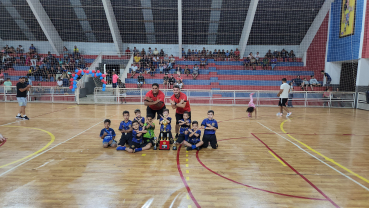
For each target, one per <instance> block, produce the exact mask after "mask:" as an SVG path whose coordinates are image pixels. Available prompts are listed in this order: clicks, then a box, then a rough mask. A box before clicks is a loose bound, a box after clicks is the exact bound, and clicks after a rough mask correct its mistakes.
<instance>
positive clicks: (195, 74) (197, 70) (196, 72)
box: [192, 64, 199, 80]
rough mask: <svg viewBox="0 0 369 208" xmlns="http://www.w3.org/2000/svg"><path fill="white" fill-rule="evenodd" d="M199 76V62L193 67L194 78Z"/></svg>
mask: <svg viewBox="0 0 369 208" xmlns="http://www.w3.org/2000/svg"><path fill="white" fill-rule="evenodd" d="M197 76H199V67H197V64H195V66H194V67H193V69H192V78H193V79H194V80H196V78H197Z"/></svg>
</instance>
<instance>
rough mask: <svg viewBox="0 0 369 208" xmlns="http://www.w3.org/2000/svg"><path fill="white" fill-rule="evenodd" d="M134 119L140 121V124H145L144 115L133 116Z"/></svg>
mask: <svg viewBox="0 0 369 208" xmlns="http://www.w3.org/2000/svg"><path fill="white" fill-rule="evenodd" d="M135 120H137V121H141V123H142V125H144V124H145V118H144V117H141V118H137V117H136V118H135ZM142 125H141V124H140V126H142Z"/></svg>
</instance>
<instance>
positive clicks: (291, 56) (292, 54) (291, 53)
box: [288, 50, 296, 62]
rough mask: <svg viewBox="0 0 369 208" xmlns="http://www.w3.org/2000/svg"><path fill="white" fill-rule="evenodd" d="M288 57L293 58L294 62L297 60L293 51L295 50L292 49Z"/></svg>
mask: <svg viewBox="0 0 369 208" xmlns="http://www.w3.org/2000/svg"><path fill="white" fill-rule="evenodd" d="M288 57H289V58H291V59H292V61H293V62H296V55H295V54H294V53H293V50H291V51H290V53H289V54H288Z"/></svg>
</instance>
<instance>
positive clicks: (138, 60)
mask: <svg viewBox="0 0 369 208" xmlns="http://www.w3.org/2000/svg"><path fill="white" fill-rule="evenodd" d="M133 60H134V62H135V63H139V62H140V60H141V57H140V56H139V55H138V53H136V54H135V57H133Z"/></svg>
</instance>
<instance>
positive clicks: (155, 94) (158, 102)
mask: <svg viewBox="0 0 369 208" xmlns="http://www.w3.org/2000/svg"><path fill="white" fill-rule="evenodd" d="M164 99H165V95H164V93H163V92H162V91H160V90H159V85H158V84H157V83H154V84H152V90H150V91H148V92H147V93H146V96H145V100H144V104H145V105H146V106H147V108H146V115H151V116H152V118H155V114H156V113H157V114H158V115H157V119H160V118H161V116H160V115H163V110H164V109H165V103H164Z"/></svg>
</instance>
